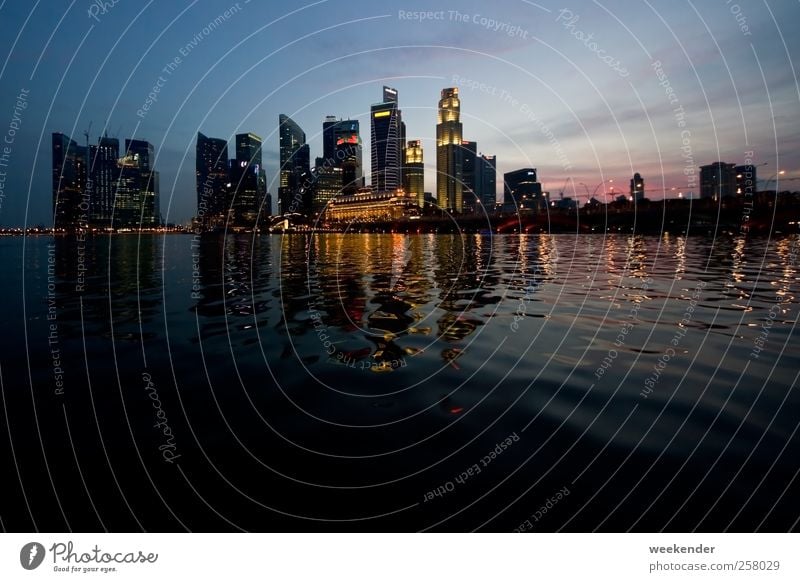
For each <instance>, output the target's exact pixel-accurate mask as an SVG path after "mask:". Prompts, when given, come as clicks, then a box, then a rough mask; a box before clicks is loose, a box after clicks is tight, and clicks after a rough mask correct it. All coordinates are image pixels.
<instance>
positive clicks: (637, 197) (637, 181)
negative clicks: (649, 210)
mask: <svg viewBox="0 0 800 582" xmlns="http://www.w3.org/2000/svg"><path fill="white" fill-rule="evenodd" d="M631 200H634V201H636V202H641V201H642V200H644V178H642V176H641V174H639V172H636V173H635V174H634V175H633V178H631Z"/></svg>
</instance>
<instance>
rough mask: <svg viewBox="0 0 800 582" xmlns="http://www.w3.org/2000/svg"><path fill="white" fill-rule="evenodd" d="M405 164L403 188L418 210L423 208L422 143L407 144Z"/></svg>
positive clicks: (423, 166)
mask: <svg viewBox="0 0 800 582" xmlns="http://www.w3.org/2000/svg"><path fill="white" fill-rule="evenodd" d="M405 151H406V164H405V167H404V168H403V178H404V184H403V186H404V188H405V191H406V194H408V196H410V197H411V198H413V199H414V200H416V201H417V204H418V205H419V207H420V208H423V207H424V206H425V164H424V160H423V151H422V141H421V140H412V141H410V142H408V146H407V147H406V148H405Z"/></svg>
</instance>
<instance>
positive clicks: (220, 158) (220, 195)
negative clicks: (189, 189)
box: [195, 132, 229, 229]
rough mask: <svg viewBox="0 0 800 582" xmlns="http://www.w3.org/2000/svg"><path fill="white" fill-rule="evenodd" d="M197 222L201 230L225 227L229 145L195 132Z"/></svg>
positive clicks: (221, 140) (222, 140) (224, 141)
mask: <svg viewBox="0 0 800 582" xmlns="http://www.w3.org/2000/svg"><path fill="white" fill-rule="evenodd" d="M195 181H196V186H197V219H198V221H199V223H200V226H201V228H203V229H208V228H217V227H224V225H225V221H226V220H227V215H228V213H227V210H228V206H227V198H228V182H229V176H228V142H227V141H226V140H224V139H217V138H213V137H206V136H205V135H203V134H202V133H200V132H198V133H197V146H196V149H195Z"/></svg>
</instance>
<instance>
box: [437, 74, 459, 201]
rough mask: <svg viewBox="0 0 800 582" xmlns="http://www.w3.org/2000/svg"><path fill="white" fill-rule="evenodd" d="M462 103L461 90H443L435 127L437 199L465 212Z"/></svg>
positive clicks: (454, 88) (451, 88) (453, 88)
mask: <svg viewBox="0 0 800 582" xmlns="http://www.w3.org/2000/svg"><path fill="white" fill-rule="evenodd" d="M460 116H461V101H460V99H459V97H458V88H457V87H450V88H447V89H442V98H441V99H440V100H439V115H438V124H437V125H436V194H437V196H436V198H437V202H438V204H439V207H440V208H441V209H443V210H448V211H450V212H461V211H462V210H463V198H462V181H463V174H462V172H463V169H462V149H461V142H462V141H463V136H462V133H463V131H462V127H461V121H460Z"/></svg>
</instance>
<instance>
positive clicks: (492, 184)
mask: <svg viewBox="0 0 800 582" xmlns="http://www.w3.org/2000/svg"><path fill="white" fill-rule="evenodd" d="M475 188H476V191H475V195H476V197H477V199H478V201H479V202H480V203H481V206H483V209H484V211H485V212H494V208H495V206H496V205H497V156H485V155H479V156H478V157H477V158H476V164H475Z"/></svg>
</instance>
